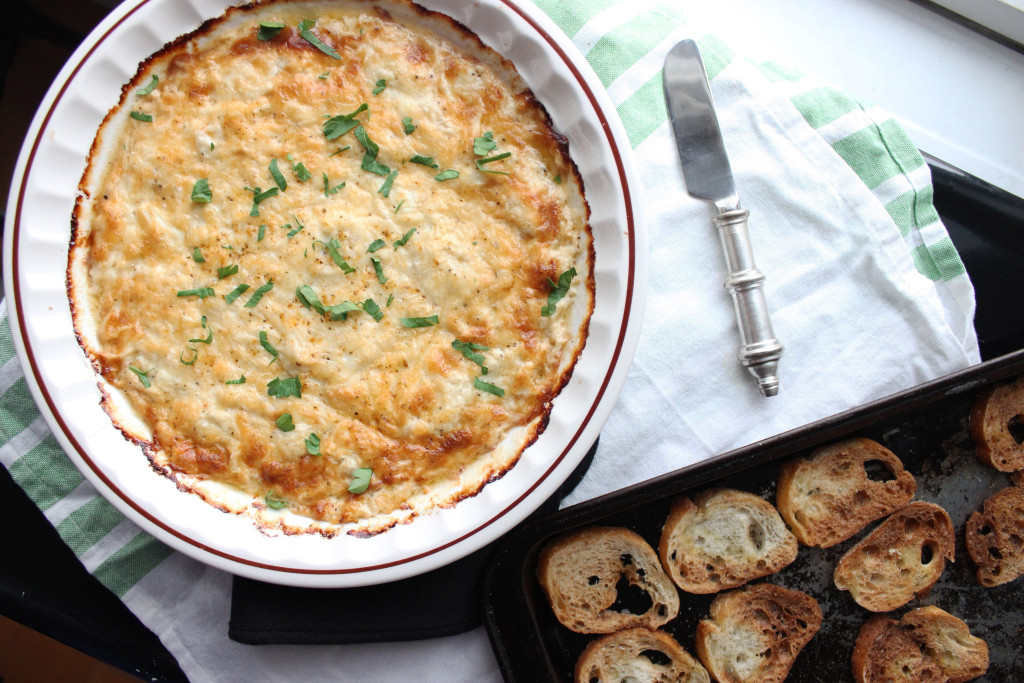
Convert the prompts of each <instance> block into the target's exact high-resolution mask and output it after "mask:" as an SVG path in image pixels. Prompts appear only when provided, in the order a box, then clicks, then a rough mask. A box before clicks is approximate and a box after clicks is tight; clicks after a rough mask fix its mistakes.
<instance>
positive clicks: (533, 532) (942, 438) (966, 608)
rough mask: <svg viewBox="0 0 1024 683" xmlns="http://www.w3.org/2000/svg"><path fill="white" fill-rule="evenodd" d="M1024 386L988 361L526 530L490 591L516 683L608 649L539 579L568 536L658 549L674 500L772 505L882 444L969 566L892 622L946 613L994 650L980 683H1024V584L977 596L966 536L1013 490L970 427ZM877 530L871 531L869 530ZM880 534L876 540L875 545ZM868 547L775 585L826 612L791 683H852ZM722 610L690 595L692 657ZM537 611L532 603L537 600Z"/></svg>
mask: <svg viewBox="0 0 1024 683" xmlns="http://www.w3.org/2000/svg"><path fill="white" fill-rule="evenodd" d="M1018 374H1024V352H1017V353H1014V354H1010V355H1007V356H1004V357H1001V358H999V359H997V360H995V361H989V362H986V363H983V364H982V365H979V366H975V367H974V368H971V369H969V370H966V371H964V372H960V373H957V374H955V375H951V376H949V377H947V378H944V379H940V380H937V381H935V382H931V383H929V384H926V385H922V386H920V387H917V388H915V389H912V390H910V391H907V392H904V393H901V394H898V395H895V396H893V397H890V398H888V399H884V400H882V401H879V402H876V403H872V404H869V405H867V406H864V407H862V408H859V409H856V410H852V411H849V412H847V413H843V414H840V415H838V416H835V417H832V418H828V419H826V420H823V421H820V422H817V423H814V424H811V425H808V426H807V427H803V428H800V429H798V430H794V431H792V432H788V433H786V434H782V435H780V436H778V437H774V438H772V439H768V440H765V441H762V442H759V443H757V444H753V445H751V446H747V447H744V448H741V449H738V450H737V451H733V452H732V453H729V454H725V455H723V456H720V457H718V458H715V459H713V460H709V461H705V462H703V463H699V464H697V465H694V466H692V467H688V468H685V469H682V470H679V471H676V472H673V473H670V474H668V475H665V476H663V477H659V478H657V479H653V480H650V481H648V482H645V483H642V484H639V485H636V486H633V487H630V488H628V489H624V490H622V491H620V492H616V493H613V494H609V495H607V496H603V497H601V498H598V499H595V500H592V501H588V502H586V503H582V504H579V505H576V506H573V507H571V508H567V509H565V510H562V511H560V512H558V513H555V514H553V515H550V516H548V517H545V518H541V519H538V520H535V521H533V522H531V523H530V524H528V525H525V526H523V527H521V528H520V529H519V530H518V531H517V532H515V533H514V534H512V535H511V536H509V537H508V538H507V539H506V540H505V542H504V543H503V544H502V545H501V546H500V547H499V550H498V552H496V554H495V555H494V556H493V558H492V562H491V565H490V568H489V572H488V575H487V580H486V583H485V622H486V624H487V628H488V633H489V634H490V636H491V642H492V645H493V646H494V650H495V653H496V655H497V657H498V660H499V663H500V665H501V669H502V673H503V675H504V676H505V678H506V680H509V681H522V682H526V681H530V682H534V681H543V680H553V681H569V680H572V670H573V666H574V664H575V661H576V659H577V657H578V656H579V653H580V652H582V650H583V648H584V647H586V645H587V643H589V642H590V641H591V640H593V639H594V638H595V637H596V636H591V635H583V634H577V633H573V632H572V631H570V630H569V629H567V628H565V627H563V626H562V625H561V624H559V623H558V621H557V620H556V619H555V617H554V615H553V614H552V612H551V610H550V608H549V607H548V605H547V602H546V599H545V597H544V595H543V592H542V591H541V589H540V586H539V584H538V583H537V580H536V578H535V574H534V572H535V566H536V558H537V554H538V552H539V550H540V548H541V547H542V546H543V545H544V543H545V542H546V541H547V540H548V539H549V538H551V537H552V536H554V535H555V534H558V533H562V532H565V531H568V530H571V529H574V528H578V527H582V526H589V525H592V524H602V525H614V526H625V527H628V528H630V529H633V530H634V531H636V532H638V533H639V534H640V535H642V536H644V537H645V538H646V539H647V540H648V542H650V543H651V545H652V547H654V548H657V544H658V538H659V535H660V533H661V527H662V524H663V523H664V520H665V518H666V517H667V515H668V510H669V506H670V504H671V502H672V500H673V499H674V498H675V497H676V496H678V495H683V494H686V495H693V494H695V493H697V492H699V491H700V490H702V489H704V488H707V487H709V486H729V487H734V488H738V489H742V490H745V491H750V492H753V493H757V494H759V495H761V496H763V497H764V498H766V499H767V500H769V501H771V502H772V503H773V504H774V502H775V479H776V476H777V475H778V471H779V467H780V465H781V463H782V462H784V461H785V460H787V459H789V458H792V457H799V456H802V455H804V456H805V455H808V454H809V453H810V452H811V450H813V448H815V447H816V446H819V445H823V444H827V443H832V442H834V441H837V440H839V439H842V438H845V437H849V436H865V437H868V438H872V439H875V440H877V441H879V442H880V443H882V444H883V445H885V446H886V447H888V448H889V449H890V450H892V451H893V452H895V453H896V454H897V455H898V456H899V457H900V458H901V460H903V462H904V465H905V466H906V467H907V469H908V470H910V471H911V472H912V473H913V474H914V476H915V478H916V480H917V494H916V496H915V499H916V500H926V501H931V502H934V503H938V504H939V505H941V506H942V507H943V508H945V509H946V511H947V512H948V513H949V515H950V517H951V518H952V520H953V524H954V527H955V529H956V532H957V547H956V562H955V563H954V564H947V566H946V570H945V571H944V573H943V575H942V577H941V578H940V580H939V582H938V583H937V584H936V585H935V587H934V588H933V589H932V591H931V592H930V594H929V595H928V596H927V597H925V598H923V599H915V600H913V601H911V602H910V603H909V604H907V605H906V606H904V607H902V608H900V609H899V610H896V611H894V612H893V614H895V615H900V614H902V613H903V612H905V611H906V610H908V609H911V608H913V607H918V606H921V605H926V604H931V605H937V606H939V607H941V608H943V609H945V610H946V611H948V612H950V613H951V614H954V615H956V616H958V617H960V618H961V619H963V620H964V621H966V622H967V624H968V625H969V626H970V628H971V632H972V633H973V634H975V635H977V636H979V637H981V638H984V639H985V640H986V642H987V643H988V646H989V654H990V662H991V663H990V667H989V671H988V674H987V675H986V676H985V677H983V678H979V679H977V680H979V681H993V682H994V681H999V682H1003V681H1024V657H1021V653H1020V650H1021V648H1022V646H1024V609H1022V607H1024V579H1018V580H1017V581H1015V582H1012V583H1009V584H1005V585H1003V586H1000V587H995V588H984V587H981V586H980V585H978V584H977V582H976V580H975V577H974V566H973V563H972V562H971V560H970V557H969V556H968V555H967V551H966V549H965V547H964V538H963V530H964V524H965V522H966V520H967V518H968V517H969V516H970V514H971V513H972V512H973V511H974V510H976V509H980V508H981V504H982V501H984V499H985V498H986V497H988V496H989V495H991V494H992V493H994V492H995V491H998V490H999V489H1001V488H1003V487H1005V486H1008V485H1010V480H1009V477H1008V476H1007V475H1006V474H1003V473H1000V472H997V471H995V470H994V469H991V468H989V467H987V466H985V465H984V464H982V463H981V462H980V461H978V459H977V457H976V455H975V452H974V446H973V443H972V440H971V436H970V432H969V422H968V417H969V414H970V410H971V406H972V405H973V402H974V398H975V396H976V394H977V393H978V391H979V390H980V389H981V388H982V387H985V386H988V385H990V384H992V383H997V382H1002V381H1006V380H1008V379H1010V378H1012V377H1014V376H1016V375H1018ZM869 529H870V527H869ZM866 531H867V530H865V532H866ZM862 536H863V533H862V534H858V535H857V536H855V537H854V538H853V539H851V540H849V541H847V542H845V543H842V544H839V545H837V546H834V547H832V548H828V549H820V548H807V547H803V546H801V548H800V552H799V555H798V557H797V560H796V561H795V562H794V563H793V564H791V565H790V566H789V567H787V568H785V569H783V570H782V571H781V572H779V573H777V574H774V575H772V576H770V577H766V579H764V580H766V581H770V582H772V583H777V584H779V585H782V586H786V587H789V588H796V589H800V590H803V591H805V592H807V593H809V594H810V595H812V596H813V597H814V598H815V599H816V600H818V602H819V604H820V605H821V607H822V611H823V613H824V617H825V619H824V623H823V624H822V627H821V630H820V631H819V633H818V634H817V635H816V636H815V638H814V639H813V640H812V641H811V642H810V643H809V644H808V646H807V647H806V648H805V649H804V650H803V652H802V653H801V654H800V656H799V658H798V659H797V661H796V664H795V665H794V667H793V669H792V671H791V673H790V676H789V679H788V680H789V681H793V682H795V683H801V682H807V681H829V683H840V682H843V681H852V680H853V676H852V672H851V666H850V654H851V652H852V650H853V644H854V641H855V639H856V637H857V633H858V631H859V629H860V627H861V625H862V624H863V623H864V622H865V621H866V620H867V618H868V617H869V616H870V615H871V613H870V612H868V611H867V610H864V609H863V608H861V607H859V606H858V605H857V604H856V603H855V602H854V601H853V600H852V599H851V598H850V597H849V594H848V593H845V592H842V591H839V590H838V589H836V588H835V587H834V586H833V585H832V571H833V569H834V567H835V564H836V562H837V560H838V559H839V557H840V556H841V555H842V554H843V553H844V552H845V551H846V550H847V549H848V548H849V547H850V546H852V545H853V544H854V543H856V541H857V540H858V539H859V538H861V537H862ZM713 597H714V596H691V595H689V594H687V593H684V592H680V599H681V608H680V613H679V616H678V617H677V618H676V619H674V620H673V621H672V622H670V623H669V624H667V625H666V626H665V627H664V630H666V631H668V632H670V633H671V634H672V635H674V636H675V637H676V639H677V640H679V642H680V643H681V644H682V645H683V647H685V648H686V649H687V650H688V651H690V652H691V653H693V652H694V634H695V629H696V624H697V622H698V621H699V620H700V619H702V618H705V617H706V616H707V614H708V607H709V605H710V603H711V601H712V599H713ZM524 598H525V599H524Z"/></svg>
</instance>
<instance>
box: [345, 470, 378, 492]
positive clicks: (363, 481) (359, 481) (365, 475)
mask: <svg viewBox="0 0 1024 683" xmlns="http://www.w3.org/2000/svg"><path fill="white" fill-rule="evenodd" d="M372 476H373V470H372V469H370V468H369V467H360V468H359V469H357V470H355V471H354V472H353V473H352V481H351V482H349V485H348V492H349V493H364V492H365V491H366V489H368V488H369V487H370V477H372Z"/></svg>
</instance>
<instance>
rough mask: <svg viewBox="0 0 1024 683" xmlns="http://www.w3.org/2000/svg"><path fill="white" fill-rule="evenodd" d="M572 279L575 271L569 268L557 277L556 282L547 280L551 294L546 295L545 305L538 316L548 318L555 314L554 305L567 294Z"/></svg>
mask: <svg viewBox="0 0 1024 683" xmlns="http://www.w3.org/2000/svg"><path fill="white" fill-rule="evenodd" d="M574 277H576V269H575V268H570V269H569V270H567V271H565V272H564V273H562V274H561V275H559V276H558V282H555V281H554V280H552V279H551V278H548V284H549V285H551V292H550V293H549V294H548V302H547V304H545V305H544V306H543V307H542V308H541V309H540V314H541V315H542V316H544V317H549V316H550V315H551V314H552V313H554V312H555V305H556V304H557V303H558V302H559V301H561V300H562V297H564V296H565V295H566V294H567V293H568V292H569V284H570V283H571V282H572V279H573V278H574Z"/></svg>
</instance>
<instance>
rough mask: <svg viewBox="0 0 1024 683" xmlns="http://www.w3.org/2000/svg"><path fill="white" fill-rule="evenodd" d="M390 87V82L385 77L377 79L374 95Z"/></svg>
mask: <svg viewBox="0 0 1024 683" xmlns="http://www.w3.org/2000/svg"><path fill="white" fill-rule="evenodd" d="M386 87H388V82H387V81H386V80H384V79H383V78H382V79H380V80H378V81H377V85H376V87H374V89H373V94H374V95H379V94H381V93H382V92H384V88H386Z"/></svg>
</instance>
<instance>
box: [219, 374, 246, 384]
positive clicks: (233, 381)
mask: <svg viewBox="0 0 1024 683" xmlns="http://www.w3.org/2000/svg"><path fill="white" fill-rule="evenodd" d="M224 384H245V375H242V376H241V377H239V378H238V379H229V380H228V381H226V382H224Z"/></svg>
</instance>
